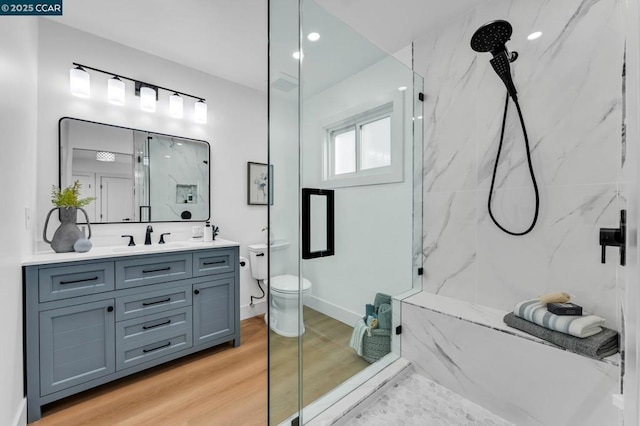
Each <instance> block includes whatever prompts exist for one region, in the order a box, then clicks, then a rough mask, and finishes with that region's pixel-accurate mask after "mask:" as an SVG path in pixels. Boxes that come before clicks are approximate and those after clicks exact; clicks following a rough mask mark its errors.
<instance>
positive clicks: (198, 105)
mask: <svg viewBox="0 0 640 426" xmlns="http://www.w3.org/2000/svg"><path fill="white" fill-rule="evenodd" d="M87 70H90V71H96V72H99V73H102V74H108V75H111V76H112V78H110V79H109V80H108V83H107V101H108V102H109V103H112V104H114V105H124V104H125V94H126V86H125V83H124V82H123V81H122V80H129V81H132V82H133V83H134V85H135V94H136V96H140V109H142V110H143V111H148V112H155V111H156V105H157V103H158V93H159V91H160V90H164V91H166V92H170V93H171V95H170V96H169V114H170V115H171V117H174V118H183V116H184V98H192V99H194V100H195V102H194V120H195V121H196V122H197V123H206V122H207V104H206V101H205V99H204V98H203V97H201V96H194V95H190V94H188V93H184V92H179V91H177V90H173V89H169V88H167V87H161V86H156V85H154V84H149V83H145V82H142V81H139V80H135V79H133V78H130V77H125V76H123V75H122V74H116V73H113V72H111V71H106V70H101V69H99V68H93V67H90V66H87V65H83V64H78V63H76V62H73V68H71V70H70V73H69V83H70V88H71V93H72V94H73V95H75V96H80V97H83V98H88V97H89V94H90V90H91V84H90V77H89V73H88V72H87Z"/></svg>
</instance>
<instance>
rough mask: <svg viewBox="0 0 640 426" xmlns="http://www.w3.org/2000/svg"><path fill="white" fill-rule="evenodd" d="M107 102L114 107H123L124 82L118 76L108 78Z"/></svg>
mask: <svg viewBox="0 0 640 426" xmlns="http://www.w3.org/2000/svg"><path fill="white" fill-rule="evenodd" d="M107 101H108V102H109V103H110V104H114V105H124V81H122V80H120V79H119V78H118V76H114V77H113V78H110V79H109V82H108V83H107Z"/></svg>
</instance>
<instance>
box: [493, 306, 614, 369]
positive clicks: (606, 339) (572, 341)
mask: <svg viewBox="0 0 640 426" xmlns="http://www.w3.org/2000/svg"><path fill="white" fill-rule="evenodd" d="M504 323H505V324H507V325H508V326H510V327H513V328H517V329H518V330H522V331H524V332H525V333H528V334H531V335H532V336H536V337H539V338H540V339H542V340H546V341H547V342H551V343H553V344H555V345H558V346H560V347H562V348H564V349H566V350H568V351H571V352H575V353H577V354H581V355H586V356H589V357H591V358H598V359H600V358H605V357H608V356H611V355H613V354H615V353H618V351H619V350H620V342H619V336H618V332H617V331H615V330H611V329H609V328H606V327H602V331H601V332H600V333H598V334H594V335H593V336H590V337H584V338H580V337H574V336H571V335H569V334H565V333H561V332H559V331H554V330H550V329H548V328H544V327H542V326H540V325H538V324H534V323H532V322H530V321H527V320H525V319H522V318H520V317H517V316H516V315H514V313H513V312H510V313H508V314H507V315H505V317H504Z"/></svg>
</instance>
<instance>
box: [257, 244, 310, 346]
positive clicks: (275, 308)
mask: <svg viewBox="0 0 640 426" xmlns="http://www.w3.org/2000/svg"><path fill="white" fill-rule="evenodd" d="M288 247H289V242H287V241H277V242H275V243H272V244H271V245H270V247H269V249H270V250H269V251H270V253H271V255H272V256H274V257H275V256H278V255H279V254H284V253H285V252H286V249H287V248H288ZM249 261H250V264H251V275H252V276H253V278H255V279H257V280H261V281H262V282H263V283H264V284H265V285H266V286H268V287H269V289H270V290H271V297H270V300H269V314H270V324H269V327H270V328H271V330H273V331H274V332H276V333H278V334H279V335H281V336H285V337H298V336H301V335H302V334H303V333H304V319H303V317H302V310H300V311H299V310H298V309H299V306H298V301H299V294H298V293H299V290H300V280H299V278H298V276H297V275H290V274H283V275H275V276H272V277H271V279H269V275H268V265H269V252H268V251H267V245H266V244H252V245H250V246H249ZM272 269H273V270H275V269H276V268H274V265H272ZM301 281H302V300H303V302H304V300H305V299H306V298H308V296H309V295H310V294H311V282H310V281H309V280H307V279H306V278H302V280H301ZM298 312H299V315H298ZM268 318H269V317H268V316H267V315H266V314H265V316H264V320H265V322H267V321H268Z"/></svg>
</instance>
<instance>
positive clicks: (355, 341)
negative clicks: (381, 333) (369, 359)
mask: <svg viewBox="0 0 640 426" xmlns="http://www.w3.org/2000/svg"><path fill="white" fill-rule="evenodd" d="M364 333H369V336H371V330H370V329H369V327H367V324H365V322H364V320H363V319H362V318H360V319H359V320H358V322H357V323H356V325H354V326H353V333H351V340H350V341H349V346H350V347H351V348H352V349H353V350H354V351H356V352H357V353H358V355H360V356H362V342H363V341H364Z"/></svg>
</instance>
